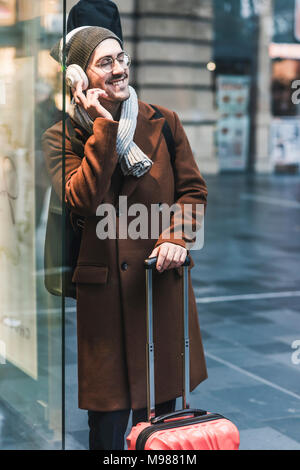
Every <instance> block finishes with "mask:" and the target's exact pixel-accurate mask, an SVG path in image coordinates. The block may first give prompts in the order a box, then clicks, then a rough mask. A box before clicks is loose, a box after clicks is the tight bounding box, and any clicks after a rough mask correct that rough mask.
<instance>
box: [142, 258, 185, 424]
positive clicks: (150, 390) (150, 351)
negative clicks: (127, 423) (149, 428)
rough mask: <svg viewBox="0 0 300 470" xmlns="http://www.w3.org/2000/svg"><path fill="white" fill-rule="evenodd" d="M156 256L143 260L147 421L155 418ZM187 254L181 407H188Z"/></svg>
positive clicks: (183, 308) (183, 278) (183, 296)
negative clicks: (154, 278) (154, 327)
mask: <svg viewBox="0 0 300 470" xmlns="http://www.w3.org/2000/svg"><path fill="white" fill-rule="evenodd" d="M156 262H157V257H154V258H148V259H146V260H145V261H144V266H145V270H146V302H147V309H146V313H147V346H146V357H147V412H148V421H151V420H153V419H154V418H155V384H154V343H153V293H152V270H153V269H155V266H156ZM189 265H190V258H189V256H187V257H186V259H185V262H184V263H183V265H182V266H183V277H182V281H183V282H182V284H183V285H182V288H183V295H182V298H183V305H182V310H183V326H184V328H183V374H182V377H183V384H182V408H183V410H184V409H187V408H189V407H190V343H189V295H188V292H189V286H188V267H189Z"/></svg>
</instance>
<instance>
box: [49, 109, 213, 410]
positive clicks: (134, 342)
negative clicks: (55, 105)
mask: <svg viewBox="0 0 300 470" xmlns="http://www.w3.org/2000/svg"><path fill="white" fill-rule="evenodd" d="M159 109H160V110H161V112H162V113H163V115H164V116H165V117H166V119H167V121H168V123H169V125H170V127H171V130H172V133H173V136H174V139H175V143H176V158H175V167H176V168H175V170H176V171H175V173H174V172H173V169H172V165H171V162H170V156H169V153H168V150H167V146H166V142H165V139H164V137H163V134H162V127H163V124H164V121H165V120H164V118H160V119H157V120H154V119H153V120H151V118H152V117H153V115H154V111H153V109H152V108H151V107H150V106H149V105H147V104H146V103H143V102H141V101H139V115H138V120H137V127H136V132H135V137H134V142H135V143H136V144H137V145H138V146H139V147H140V148H141V149H142V150H143V151H144V153H145V154H146V155H147V156H148V157H149V158H151V159H152V161H153V162H154V164H153V166H152V168H151V170H150V171H149V172H148V173H146V174H145V175H144V176H142V177H141V178H136V177H134V176H126V177H123V176H122V175H121V171H120V168H119V165H118V163H117V162H118V157H117V154H116V150H115V147H116V136H117V129H118V123H117V122H115V121H110V120H107V119H104V118H97V119H96V120H95V123H94V134H93V135H91V136H90V137H88V136H87V135H86V134H85V133H84V132H83V131H82V130H80V129H79V128H78V126H77V132H78V136H79V138H81V139H82V140H83V141H84V142H86V143H85V156H84V158H83V159H82V160H81V158H80V157H79V156H77V155H76V154H74V152H73V151H72V148H71V143H70V139H69V137H68V134H67V135H66V159H65V175H66V179H65V181H66V186H65V189H66V203H67V204H68V206H69V208H70V209H71V210H72V211H73V212H74V213H76V214H79V215H82V216H84V217H85V226H84V230H83V234H82V243H81V248H80V253H79V258H78V265H77V268H76V270H75V273H74V276H73V281H74V282H75V283H76V288H77V335H78V382H79V407H80V408H83V409H89V410H99V411H111V410H120V409H129V408H132V409H139V408H143V407H146V405H147V401H146V347H145V344H146V320H145V319H146V313H145V272H144V267H143V260H144V259H145V258H147V257H149V255H150V253H151V252H152V250H153V248H154V247H155V246H158V245H159V244H161V243H163V242H164V241H168V240H167V239H162V238H161V237H160V238H158V239H155V240H153V239H138V240H132V239H130V238H129V239H126V240H121V239H116V240H114V239H106V240H100V239H99V238H98V237H97V235H96V226H97V223H98V222H99V217H97V216H96V215H95V214H96V209H97V207H98V205H99V204H100V203H111V204H115V205H117V200H118V195H119V194H120V195H122V196H125V195H126V196H127V197H128V200H127V204H128V207H130V205H131V204H134V203H142V204H144V205H146V206H147V207H148V208H149V212H150V204H157V205H158V204H159V203H167V204H169V205H171V204H173V203H174V202H175V201H176V202H178V203H189V204H200V203H204V204H205V203H206V195H207V191H206V185H205V182H204V180H203V178H202V176H201V175H200V173H199V170H198V167H197V165H196V163H195V160H194V157H193V154H192V151H191V148H190V146H189V143H188V140H187V137H186V135H185V132H184V130H183V127H182V125H181V123H180V121H179V119H178V116H177V114H176V113H173V112H172V111H169V110H167V109H165V108H162V107H160V106H159ZM66 132H67V131H66ZM43 145H44V152H45V159H46V164H47V168H48V171H49V174H50V176H51V178H52V182H53V185H54V187H55V189H56V191H57V192H58V194H61V175H62V150H61V149H62V123H58V124H55V125H54V126H53V127H51V128H50V129H48V130H47V131H46V133H45V134H44V139H43ZM174 174H175V175H176V176H175V179H174ZM174 194H176V196H175V197H174ZM130 220H131V218H130V217H128V222H129V221H130ZM118 223H119V219H118V217H117V226H118ZM169 241H173V242H174V240H172V239H170V240H169ZM175 243H178V244H181V245H182V246H185V242H184V240H176V241H175ZM123 263H127V269H124V265H123ZM192 264H193V263H192ZM122 266H123V268H122ZM181 281H182V268H178V269H173V270H167V271H164V272H163V273H158V272H157V271H156V270H155V271H154V274H153V290H154V301H153V302H154V304H153V308H154V343H155V390H156V403H162V402H164V401H167V400H171V399H173V398H175V397H179V396H181V395H182V349H183V348H182V318H181V315H182V313H181V305H182V294H181ZM189 295H190V299H189V332H190V386H191V390H193V389H194V388H195V387H196V386H197V385H198V384H199V383H200V382H201V381H203V380H204V379H205V378H206V377H207V373H206V366H205V359H204V353H203V347H202V341H201V335H200V329H199V324H198V318H197V309H196V303H195V297H194V293H193V289H192V284H191V278H190V273H189Z"/></svg>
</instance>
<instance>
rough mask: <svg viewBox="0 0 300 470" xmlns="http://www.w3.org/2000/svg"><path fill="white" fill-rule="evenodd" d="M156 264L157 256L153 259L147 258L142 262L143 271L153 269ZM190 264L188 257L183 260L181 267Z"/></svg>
mask: <svg viewBox="0 0 300 470" xmlns="http://www.w3.org/2000/svg"><path fill="white" fill-rule="evenodd" d="M156 262H157V256H154V257H153V258H147V259H145V261H144V267H145V269H154V268H155V266H156ZM190 264H191V259H190V257H189V256H187V257H186V258H185V262H184V263H183V264H182V265H181V266H189V265H190Z"/></svg>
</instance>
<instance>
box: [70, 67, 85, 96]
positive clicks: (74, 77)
mask: <svg viewBox="0 0 300 470" xmlns="http://www.w3.org/2000/svg"><path fill="white" fill-rule="evenodd" d="M80 80H83V84H82V89H83V90H86V89H87V88H88V86H89V80H88V77H87V75H86V73H85V72H84V70H83V69H82V68H81V67H80V65H77V64H71V65H69V67H67V70H66V83H67V85H68V86H69V87H71V88H76V85H77V83H78V82H79V81H80Z"/></svg>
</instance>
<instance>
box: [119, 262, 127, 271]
mask: <svg viewBox="0 0 300 470" xmlns="http://www.w3.org/2000/svg"><path fill="white" fill-rule="evenodd" d="M121 268H122V270H123V271H127V269H128V264H127V263H125V262H124V263H122V264H121Z"/></svg>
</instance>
